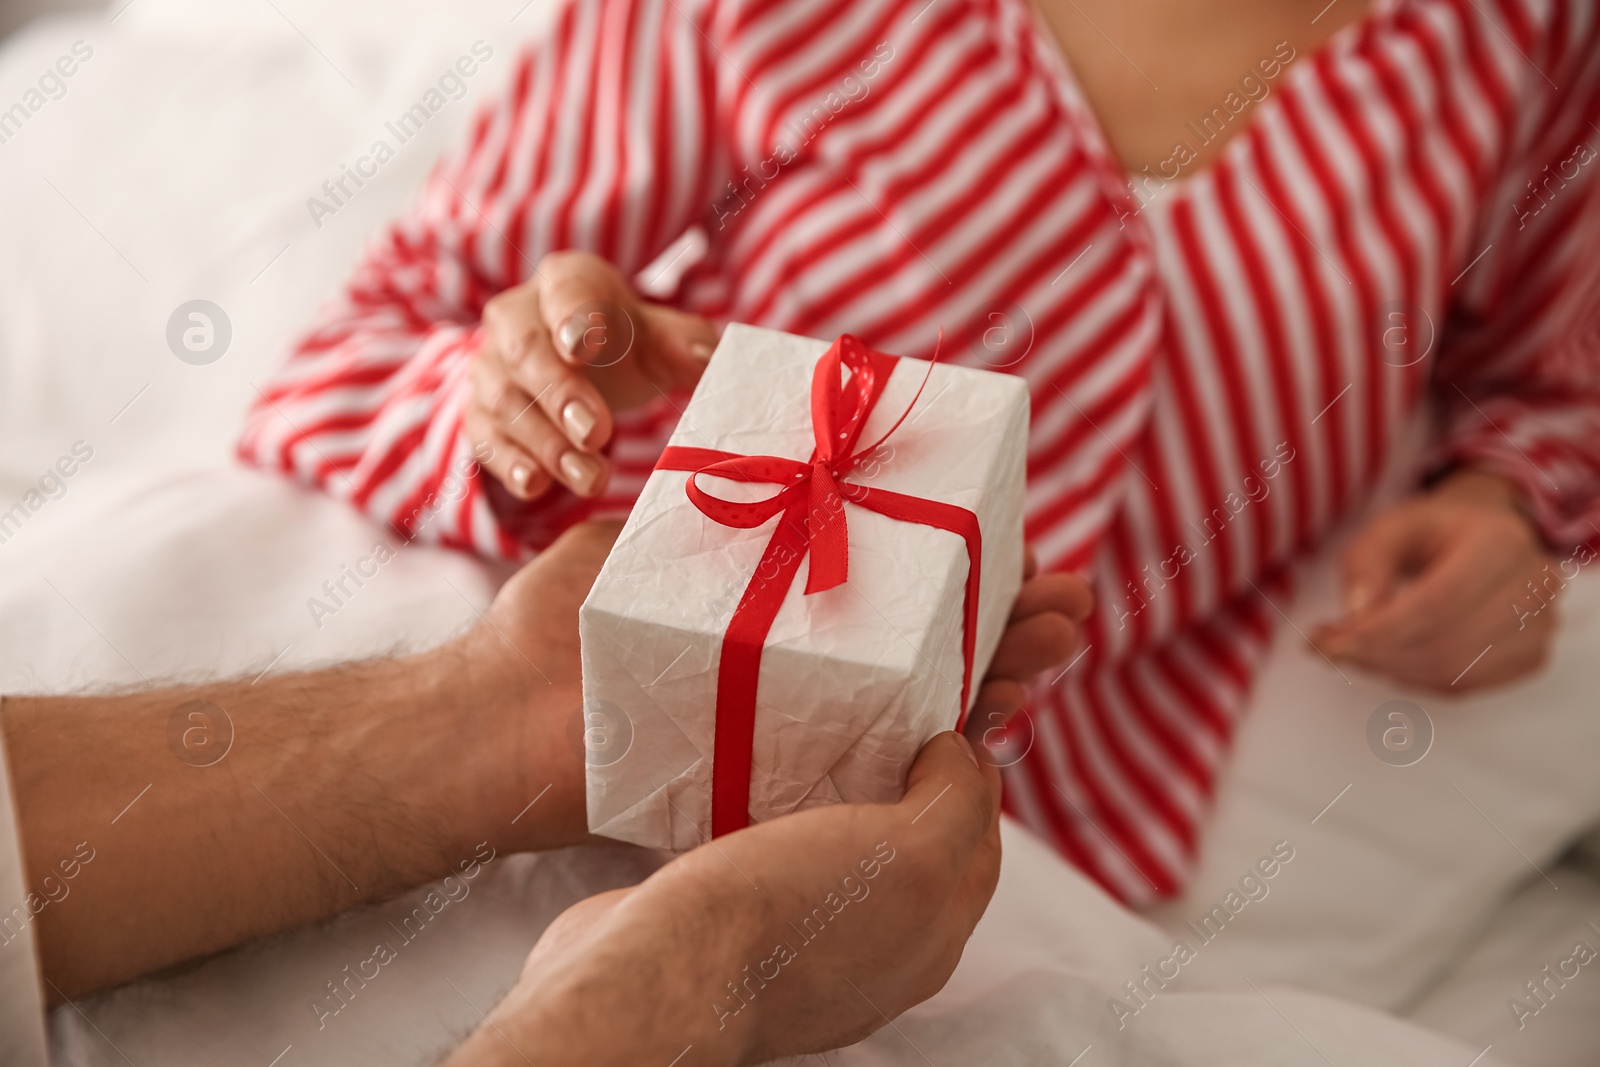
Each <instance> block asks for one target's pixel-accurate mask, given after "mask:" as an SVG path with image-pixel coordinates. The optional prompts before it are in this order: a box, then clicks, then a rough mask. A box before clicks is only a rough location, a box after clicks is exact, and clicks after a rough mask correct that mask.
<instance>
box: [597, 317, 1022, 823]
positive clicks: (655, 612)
mask: <svg viewBox="0 0 1600 1067" xmlns="http://www.w3.org/2000/svg"><path fill="white" fill-rule="evenodd" d="M827 348H828V342H825V341H818V340H813V339H811V338H804V337H795V336H792V335H789V334H784V333H778V332H775V331H771V330H763V329H757V328H755V327H752V326H744V325H732V326H729V327H728V329H727V330H726V331H724V333H723V336H722V342H721V344H720V345H718V347H717V350H716V353H715V354H714V355H713V357H712V359H711V362H710V364H709V366H708V367H707V369H706V372H705V376H704V377H703V378H702V379H701V381H700V385H699V387H698V388H697V389H696V390H695V393H694V396H693V398H692V399H691V400H690V402H689V405H688V408H687V409H686V411H685V412H684V416H683V419H682V420H681V421H680V423H679V424H678V428H677V430H676V432H675V433H674V434H673V437H672V442H671V443H672V444H673V445H676V446H684V447H699V448H717V449H722V450H725V451H729V452H734V453H739V454H742V455H773V456H785V457H789V458H793V459H798V460H801V461H804V460H805V459H806V458H807V457H808V456H810V455H811V452H812V449H813V447H814V443H815V442H814V437H813V432H812V427H811V402H810V397H811V376H812V370H813V368H814V366H815V364H816V361H817V359H818V358H819V357H820V356H821V355H822V354H823V353H824V352H825V351H826V350H827ZM927 369H928V364H927V363H925V362H923V361H920V360H910V359H903V360H901V361H900V362H899V363H898V364H897V366H896V368H895V371H894V373H893V374H892V375H891V377H890V379H889V383H888V385H887V387H886V388H885V389H884V391H883V395H882V396H881V397H880V398H879V400H878V403H877V406H876V407H875V408H874V409H873V411H872V414H871V415H870V416H869V417H868V419H867V422H866V426H865V428H864V430H863V432H862V434H861V437H860V440H861V442H862V443H863V445H865V444H868V443H870V442H872V441H875V440H877V439H878V438H879V437H881V436H882V435H883V434H884V432H885V431H887V430H888V429H889V427H890V426H892V425H893V424H894V421H895V419H897V418H899V416H900V414H901V412H903V411H905V409H906V407H907V406H908V405H909V404H910V403H911V400H912V397H913V396H915V395H916V392H917V388H918V386H919V385H921V383H922V378H923V375H924V374H925V373H926V372H927ZM1027 433H1028V391H1027V387H1026V385H1024V383H1023V382H1022V381H1021V380H1020V379H1017V378H1013V377H1009V376H1006V375H1002V374H996V373H992V372H989V371H980V370H972V369H968V368H963V367H952V366H948V365H946V364H942V363H941V364H936V365H935V366H934V367H933V371H932V376H931V377H930V378H929V379H928V383H927V387H926V388H925V389H924V390H923V393H922V397H921V399H920V400H918V401H917V405H916V409H915V410H914V411H912V412H911V414H910V416H909V417H908V418H907V419H906V421H905V422H904V423H903V424H901V426H900V427H899V429H898V430H896V431H895V433H894V435H893V436H892V437H890V439H889V440H888V441H887V442H886V443H885V444H884V445H883V446H882V447H881V448H880V449H879V451H878V453H877V456H876V460H877V461H876V462H871V461H864V462H863V468H864V469H858V470H857V471H855V472H852V474H851V475H849V476H848V477H847V479H846V480H847V481H850V482H856V483H859V484H863V485H872V486H882V487H883V488H886V489H892V490H894V491H896V492H900V493H907V494H910V495H912V496H917V497H923V498H927V499H931V500H939V501H944V502H946V503H949V504H955V505H958V506H960V507H964V508H967V509H968V510H970V511H972V512H973V513H974V514H976V515H977V517H978V521H979V525H980V528H981V530H982V533H983V562H982V571H981V590H980V596H979V607H978V627H977V630H978V634H977V645H976V650H975V658H974V664H973V667H974V674H973V679H974V681H973V694H972V695H973V696H976V692H977V688H978V685H977V683H978V681H979V680H981V679H982V677H983V675H984V672H985V671H986V670H987V667H988V663H989V660H990V657H991V656H992V655H993V654H994V649H995V645H996V644H997V643H998V641H999V639H1000V633H1001V631H1002V629H1003V628H1004V626H1005V620H1006V617H1007V615H1008V614H1009V613H1010V609H1011V604H1012V601H1013V600H1014V599H1015V597H1016V593H1017V590H1018V588H1019V587H1020V584H1021V580H1022V552H1023V541H1022V496H1023V485H1024V474H1025V470H1024V461H1025V452H1026V443H1027ZM688 478H689V475H688V473H687V472H682V471H660V470H658V471H656V472H655V473H653V474H652V475H651V476H650V479H649V481H648V482H647V483H646V485H645V488H644V492H643V493H642V494H641V495H640V497H639V501H638V503H637V504H636V505H635V507H634V509H633V512H632V514H631V515H630V516H629V518H628V521H627V524H626V526H625V527H624V528H623V531H622V534H621V536H620V537H619V538H618V540H617V544H616V547H615V548H614V549H613V550H612V552H611V555H610V558H608V559H607V560H606V563H605V566H604V568H603V569H602V570H601V572H600V576H599V578H598V579H597V580H596V582H595V584H594V588H593V590H592V591H591V592H590V594H589V597H588V599H587V600H586V601H585V602H584V605H583V609H582V611H581V613H580V616H579V629H580V633H581V638H582V647H583V691H584V709H585V721H586V725H587V726H588V728H589V729H588V730H587V732H586V741H587V745H588V747H587V750H586V755H587V759H588V769H587V786H588V814H589V828H590V829H591V830H593V831H594V832H595V833H598V834H604V835H605V836H607V837H613V838H617V839H619V840H623V841H632V842H635V843H637V844H641V845H648V846H652V847H656V848H670V849H676V850H681V849H687V848H693V847H695V846H696V845H699V844H701V843H702V842H704V841H705V840H706V839H707V837H708V836H709V834H710V829H711V759H712V751H713V737H714V732H715V726H716V723H715V707H716V697H717V665H718V656H719V654H720V650H721V645H722V637H723V634H724V632H725V630H726V628H727V624H728V620H729V618H730V616H731V615H732V613H733V609H734V607H735V605H736V604H737V603H738V601H739V597H740V596H741V595H742V594H743V592H744V589H745V587H746V585H748V584H749V582H750V579H751V577H752V576H753V575H754V574H755V571H756V568H757V565H758V563H759V560H760V557H761V554H762V551H763V550H764V549H765V547H766V545H767V543H768V541H769V540H770V539H771V537H772V532H773V530H774V529H775V528H776V524H777V522H778V520H777V519H776V518H774V519H772V520H769V521H768V522H766V523H764V524H763V525H761V526H758V527H756V528H755V529H752V530H738V529H732V528H730V527H726V526H723V525H721V524H719V523H716V522H713V521H712V520H711V519H709V518H707V517H706V516H705V515H703V514H701V512H700V511H699V510H698V509H697V508H696V507H695V506H694V505H693V504H692V503H691V502H690V501H689V499H688V497H687V496H686V495H685V494H684V483H685V482H686V481H687V480H688ZM701 487H702V488H704V489H707V490H708V491H710V492H712V493H714V494H716V495H719V496H724V497H727V498H729V499H757V498H761V497H765V496H769V495H771V494H773V493H775V492H777V491H778V489H779V487H778V486H776V485H741V484H738V483H735V482H731V481H728V480H725V479H717V478H712V477H709V476H708V477H705V478H703V479H702V480H701ZM845 518H846V521H847V522H848V523H849V538H850V556H849V580H848V581H847V582H846V583H845V584H843V585H841V586H839V587H838V588H835V589H831V590H828V591H826V592H821V593H817V594H815V595H812V596H806V595H805V584H806V575H807V573H808V568H809V563H810V561H809V557H808V558H807V560H805V561H804V562H802V563H801V565H800V570H799V572H798V574H797V575H796V577H795V580H794V584H793V585H792V586H791V587H790V589H789V592H788V594H787V596H786V598H785V600H784V602H783V606H782V607H781V608H780V609H779V611H778V615H777V618H776V619H775V620H774V622H773V625H772V630H771V632H770V634H769V635H768V638H767V642H766V645H765V648H764V651H763V653H762V658H761V672H760V684H759V687H758V690H757V698H756V722H755V742H754V746H753V752H752V760H751V776H750V778H751V781H750V809H749V810H750V817H751V820H752V821H754V822H760V821H762V820H766V819H771V818H775V817H777V816H779V815H784V814H787V813H788V812H791V811H795V810H798V809H802V808H807V807H814V806H817V805H821V804H829V803H836V802H840V801H846V802H852V803H868V802H882V801H891V800H896V799H898V798H899V796H900V794H901V792H902V791H903V788H904V783H905V775H906V771H907V769H908V768H909V766H910V764H911V761H912V759H913V758H914V757H915V755H916V753H917V750H918V749H919V748H921V746H922V745H923V744H924V743H925V742H926V741H927V740H928V739H929V738H930V737H932V736H933V735H934V734H936V733H939V732H940V731H942V730H948V729H951V728H952V727H953V726H954V725H955V724H956V721H957V720H958V719H959V718H960V712H961V709H960V708H959V707H958V705H959V703H960V694H961V677H962V659H961V627H962V618H963V610H962V605H963V597H964V593H965V583H966V577H967V558H966V555H967V554H966V546H965V544H964V542H963V541H962V539H961V538H960V537H959V536H957V535H955V534H953V533H949V532H947V531H944V530H939V529H935V528H932V527H928V526H922V525H918V524H914V523H907V522H897V521H895V520H893V519H889V518H887V517H885V516H882V515H878V514H876V513H874V512H871V511H868V510H866V509H865V508H861V507H858V506H856V505H853V504H846V506H845Z"/></svg>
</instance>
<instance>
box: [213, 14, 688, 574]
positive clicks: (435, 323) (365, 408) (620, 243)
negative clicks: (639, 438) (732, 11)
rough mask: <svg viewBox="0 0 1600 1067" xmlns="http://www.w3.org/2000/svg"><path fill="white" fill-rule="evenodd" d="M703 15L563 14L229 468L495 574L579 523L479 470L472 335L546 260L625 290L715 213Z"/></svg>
mask: <svg viewBox="0 0 1600 1067" xmlns="http://www.w3.org/2000/svg"><path fill="white" fill-rule="evenodd" d="M698 11H699V7H698V5H696V4H694V3H689V2H687V0H685V2H683V3H674V2H673V0H592V2H588V3H579V2H576V0H566V2H564V3H563V5H562V7H561V9H560V10H559V12H557V14H556V16H555V18H554V19H553V21H552V23H551V25H550V28H549V29H548V31H547V32H546V33H545V35H544V36H543V37H542V38H541V39H540V40H538V41H536V42H534V43H532V44H531V45H529V46H528V47H526V48H525V49H524V50H523V51H522V52H521V53H520V54H519V56H518V58H517V61H516V63H515V65H514V70H513V73H512V76H511V79H510V82H509V84H508V86H507V88H506V90H505V91H504V93H503V95H502V96H501V97H500V98H499V99H497V100H496V101H494V102H492V103H491V104H490V105H488V106H487V107H485V108H484V109H483V110H482V111H481V112H480V113H479V114H478V115H477V116H476V117H475V118H474V120H473V122H472V123H471V126H470V129H469V131H468V135H467V137H466V138H465V140H464V142H463V143H462V144H461V146H460V147H459V148H457V149H456V150H455V151H454V152H453V153H451V154H450V155H449V156H447V157H446V158H444V159H443V160H442V161H441V162H440V163H439V165H438V166H436V167H435V169H434V171H433V173H432V174H431V176H430V177H429V179H428V182H427V184H426V186H425V187H424V189H423V190H422V192H421V194H420V196H419V197H418V199H417V201H416V203H415V204H414V206H413V207H412V208H411V209H410V211H409V212H408V213H407V214H406V215H405V216H403V217H402V218H400V219H398V220H396V221H395V222H394V223H392V224H391V225H389V226H388V227H387V228H386V229H385V230H384V231H383V232H382V233H380V234H379V235H378V236H377V237H376V239H374V240H373V241H372V242H371V243H370V245H369V247H368V248H367V250H366V251H365V253H364V254H363V257H362V259H361V261H360V263H359V264H358V265H357V267H356V269H355V271H354V273H353V274H352V276H351V277H350V279H349V281H348V282H347V283H346V285H345V286H344V288H343V290H342V292H341V293H340V294H339V295H338V296H337V297H336V298H335V299H334V300H333V301H332V302H330V303H329V304H328V305H327V306H326V307H324V308H323V309H322V311H321V312H320V313H319V315H318V317H317V319H316V321H315V323H314V324H313V326H312V328H311V329H310V330H309V331H308V332H307V333H306V335H305V336H304V337H303V338H302V339H301V340H300V341H299V342H298V343H297V344H296V346H295V347H294V349H293V350H292V352H291V354H290V357H289V359H288V361H287V363H286V364H285V365H284V366H283V367H282V368H280V370H279V371H278V373H277V374H276V376H275V377H274V378H273V379H272V380H271V381H269V382H268V383H267V384H266V385H265V387H263V388H262V389H261V390H260V392H259V395H258V397H257V398H256V403H255V404H254V406H253V407H252V409H251V411H250V412H249V414H248V416H247V420H246V425H245V429H244V433H243V436H242V439H241V440H240V443H239V446H238V452H239V455H240V456H241V457H242V458H243V459H244V460H245V461H246V462H249V463H252V464H255V465H257V466H261V467H265V468H268V469H272V470H278V471H282V472H284V473H287V474H289V475H291V476H293V477H295V478H297V479H299V480H301V481H304V482H306V483H308V484H311V485H314V486H316V487H318V488H321V489H323V490H325V491H327V492H328V493H330V494H331V495H333V496H335V497H338V498H340V499H344V500H347V501H349V502H350V503H352V504H354V505H355V506H357V507H358V508H360V509H361V510H362V511H364V512H365V513H367V514H369V515H371V516H372V517H373V518H376V519H378V520H379V521H381V522H384V523H387V524H389V525H391V526H393V527H394V528H395V529H396V530H397V531H398V532H399V533H400V534H401V536H403V537H405V538H406V539H408V540H410V539H413V538H415V539H418V540H425V541H431V542H437V543H443V544H446V545H450V546H452V547H458V548H465V549H469V550H472V551H475V552H478V553H481V554H483V555H486V556H491V557H516V556H519V555H522V554H525V552H526V551H527V549H528V547H530V546H532V547H537V546H538V545H540V544H541V543H544V542H546V541H548V540H549V539H550V538H551V537H553V536H554V535H555V534H556V533H557V532H559V530H560V529H561V528H563V527H564V526H566V525H569V524H570V523H571V522H573V521H576V520H577V519H579V518H581V517H582V515H583V514H584V513H585V511H586V506H585V505H584V504H583V503H581V502H580V501H578V500H577V498H575V497H574V496H572V495H571V494H570V493H568V492H567V491H565V490H558V491H553V492H552V493H551V494H549V495H548V496H547V497H545V498H544V499H543V500H541V501H537V502H535V503H533V504H531V505H530V504H522V503H520V502H518V501H516V500H514V498H512V497H511V496H510V495H509V494H508V493H506V492H505V491H504V490H503V489H501V488H500V486H499V485H498V484H497V483H496V482H495V481H494V479H493V478H492V477H491V476H489V475H488V474H487V473H486V472H481V471H480V470H479V468H478V467H477V465H476V463H475V462H474V455H473V451H472V443H471V442H469V441H468V440H466V438H465V435H464V432H463V430H462V423H461V420H462V413H463V411H464V408H465V405H466V401H467V396H468V388H469V383H468V369H469V367H470V364H471V358H472V355H473V353H474V352H475V350H476V347H477V344H478V341H479V338H480V333H479V327H478V322H479V318H480V315H481V313H482V310H483V307H484V304H485V303H486V302H487V301H488V299H489V298H490V297H491V296H493V295H494V294H495V293H497V292H499V291H500V290H502V289H505V288H508V287H511V286H515V285H517V284H519V283H522V282H524V281H526V280H527V279H529V278H530V277H532V276H533V275H534V273H535V271H536V269H537V268H536V265H537V264H538V262H539V260H540V258H541V257H542V256H543V255H544V254H545V253H547V252H550V251H555V250H561V249H582V250H585V251H590V252H594V253H595V254H597V255H600V256H603V257H604V258H606V259H608V260H610V261H612V262H613V263H615V264H616V265H617V266H618V267H619V268H620V269H621V270H622V271H623V272H624V274H627V275H633V274H635V273H637V272H638V271H639V269H640V268H641V267H643V266H644V265H646V264H647V263H649V262H650V261H651V260H652V259H654V258H655V257H656V256H657V255H658V254H659V253H660V252H661V251H662V250H663V249H664V248H666V247H667V246H668V245H669V244H671V243H672V241H673V240H674V239H676V238H677V237H679V236H680V235H681V234H682V233H683V232H684V231H685V230H686V229H687V228H689V227H690V226H691V225H692V224H694V223H695V222H697V221H698V220H699V219H701V218H702V217H703V216H705V215H706V214H707V213H708V212H709V211H710V208H711V205H712V202H713V200H714V197H713V195H712V190H713V189H714V188H715V187H716V185H717V181H716V179H715V176H714V175H715V173H716V172H717V170H718V167H719V165H718V164H717V163H716V162H715V154H714V151H713V146H714V145H715V143H716V141H715V139H714V138H713V136H712V127H713V118H714V116H715V114H716V96H717V94H716V85H715V77H716V72H715V68H714V67H713V65H712V64H711V62H710V61H709V60H708V59H707V58H706V53H708V52H710V51H711V46H710V45H709V44H708V39H707V38H706V36H705V34H704V32H703V31H702V29H701V28H700V27H699V25H697V21H696V20H697V19H698V14H697V13H698ZM628 425H629V424H628V423H627V422H626V421H625V420H619V425H618V435H619V437H622V436H625V435H626V434H627V433H628V432H630V431H629V429H628Z"/></svg>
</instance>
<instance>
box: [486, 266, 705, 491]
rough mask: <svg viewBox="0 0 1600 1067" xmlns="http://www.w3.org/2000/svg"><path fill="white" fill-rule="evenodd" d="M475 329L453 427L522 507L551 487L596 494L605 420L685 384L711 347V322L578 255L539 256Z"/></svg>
mask: <svg viewBox="0 0 1600 1067" xmlns="http://www.w3.org/2000/svg"><path fill="white" fill-rule="evenodd" d="M483 326H484V341H483V344H482V345H481V346H480V347H479V349H478V351H477V353H476V355H475V356H474V357H473V366H472V398H471V400H470V401H469V403H468V405H467V410H466V413H465V415H464V424H465V426H466V429H467V433H468V434H469V435H470V436H471V438H472V440H473V441H474V442H476V443H478V444H480V445H484V444H486V445H488V446H489V450H486V451H488V452H489V454H490V455H491V456H492V458H491V459H489V460H488V462H487V466H488V468H489V470H490V471H491V472H492V473H493V474H494V476H495V477H496V478H498V479H499V480H500V481H501V483H502V484H504V485H505V487H506V488H507V489H508V490H510V491H511V493H512V494H513V495H515V496H517V497H519V498H521V499H523V500H534V499H536V498H538V497H540V496H543V495H544V494H545V493H546V492H548V491H549V490H550V487H551V486H552V485H553V484H557V483H559V484H561V485H564V486H566V487H567V488H568V489H570V490H572V491H573V492H574V493H577V494H578V495H579V496H584V497H592V496H595V495H597V494H598V493H599V492H600V490H601V489H603V488H604V487H605V483H606V478H607V477H608V476H609V474H610V469H609V466H608V464H607V462H606V460H605V457H603V456H602V455H600V453H599V450H600V449H601V448H602V447H603V446H604V445H605V443H606V442H607V441H609V440H610V439H611V428H612V422H611V415H612V413H613V412H615V411H627V410H629V409H631V408H635V407H638V406H639V405H641V404H643V403H645V402H647V401H650V400H653V399H655V398H656V397H657V396H659V395H661V394H662V393H663V392H668V391H671V390H673V389H680V388H686V387H688V386H692V385H694V383H695V382H697V381H699V380H700V373H701V371H703V370H704V369H705V365H706V361H707V360H708V359H710V358H711V351H712V349H713V348H715V347H716V343H717V329H716V327H715V326H713V325H712V324H711V323H710V322H708V321H707V320H705V319H702V318H699V317H698V316H694V315H686V314H684V313H683V312H681V311H676V310H674V309H673V308H670V307H667V306H665V305H663V304H651V303H647V302H645V301H644V300H641V299H640V298H639V296H638V294H637V293H635V292H634V291H633V288H632V287H631V286H630V285H629V284H628V282H627V279H625V278H624V277H623V276H622V275H621V273H620V272H618V270H617V269H616V268H615V267H613V266H612V265H611V264H610V263H607V262H606V261H605V260H603V259H601V258H599V257H598V256H594V255H590V254H589V253H587V252H552V253H551V254H550V255H547V256H545V257H544V259H542V260H540V261H539V269H538V271H537V272H536V274H535V277H533V278H532V279H530V280H529V281H527V282H524V283H523V284H522V285H519V286H517V287H515V288H513V289H507V290H505V291H504V292H502V293H500V294H498V295H496V296H495V297H494V298H493V299H491V300H490V301H489V303H488V305H487V306H486V307H485V308H484V312H483ZM491 450H492V451H491Z"/></svg>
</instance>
